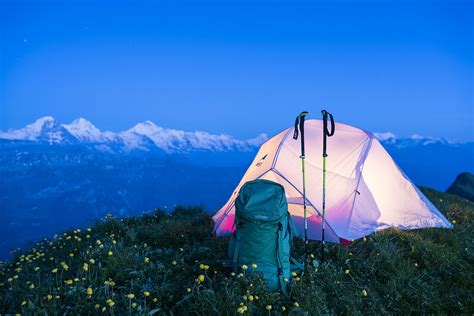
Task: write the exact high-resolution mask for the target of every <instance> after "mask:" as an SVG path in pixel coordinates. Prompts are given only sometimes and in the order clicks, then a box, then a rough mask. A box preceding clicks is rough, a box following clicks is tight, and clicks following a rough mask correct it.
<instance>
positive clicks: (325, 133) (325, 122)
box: [321, 110, 335, 262]
mask: <svg viewBox="0 0 474 316" xmlns="http://www.w3.org/2000/svg"><path fill="white" fill-rule="evenodd" d="M321 113H322V114H323V217H322V223H321V241H322V242H323V243H322V245H321V262H324V243H325V240H324V230H325V226H326V157H327V156H328V154H327V152H326V147H327V138H328V137H331V136H332V135H334V131H335V125H334V117H333V116H332V114H331V113H329V112H327V111H326V110H322V111H321ZM328 117H329V119H330V120H331V131H329V130H328Z"/></svg>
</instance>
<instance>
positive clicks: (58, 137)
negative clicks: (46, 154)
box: [0, 116, 77, 144]
mask: <svg viewBox="0 0 474 316" xmlns="http://www.w3.org/2000/svg"><path fill="white" fill-rule="evenodd" d="M0 139H10V140H26V141H35V142H47V143H50V144H53V143H73V142H76V141H77V138H76V137H74V136H73V135H72V134H71V133H70V132H69V131H68V130H67V129H66V128H65V127H64V126H63V125H61V124H59V123H58V122H57V121H56V120H55V119H54V118H53V117H51V116H45V117H42V118H40V119H38V120H36V122H34V123H33V124H29V125H26V126H25V127H23V128H20V129H17V130H11V131H8V132H0Z"/></svg>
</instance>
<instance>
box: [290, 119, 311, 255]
mask: <svg viewBox="0 0 474 316" xmlns="http://www.w3.org/2000/svg"><path fill="white" fill-rule="evenodd" d="M306 115H308V112H307V111H303V112H301V113H300V115H298V116H297V117H296V121H295V132H294V134H293V139H298V125H299V129H300V133H301V156H300V158H301V171H302V173H303V213H304V215H303V216H304V253H305V260H307V259H308V220H307V217H306V178H305V174H304V159H305V155H304V120H305V117H306Z"/></svg>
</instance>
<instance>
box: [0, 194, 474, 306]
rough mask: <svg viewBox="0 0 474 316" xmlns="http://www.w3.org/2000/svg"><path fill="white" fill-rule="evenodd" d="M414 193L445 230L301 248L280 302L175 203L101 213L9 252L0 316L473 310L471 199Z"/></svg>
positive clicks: (200, 220)
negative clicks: (168, 208) (86, 224)
mask: <svg viewBox="0 0 474 316" xmlns="http://www.w3.org/2000/svg"><path fill="white" fill-rule="evenodd" d="M423 191H424V192H425V193H426V194H427V196H428V197H429V198H430V199H431V200H432V201H433V202H434V203H435V204H436V206H437V207H438V208H439V209H440V210H442V212H443V213H444V214H445V215H446V216H447V217H448V219H449V220H450V221H452V222H453V223H454V224H455V228H454V229H453V230H445V229H422V230H416V231H400V230H386V231H383V232H380V233H376V234H373V235H371V236H369V237H367V238H364V239H360V240H358V241H356V242H354V243H352V244H351V245H350V246H348V247H343V246H339V245H329V247H327V251H328V253H327V255H326V258H328V259H327V261H326V262H325V263H324V264H321V263H320V262H319V261H318V258H319V250H320V244H319V243H312V244H311V252H312V253H313V254H314V259H313V260H312V263H311V266H310V267H308V269H307V271H306V272H305V273H304V274H303V275H298V276H296V277H293V278H292V280H290V281H289V282H290V293H291V296H290V299H285V298H284V297H282V295H280V294H278V293H268V292H266V291H265V289H264V284H263V282H262V281H261V280H260V279H259V278H258V277H256V276H252V274H251V273H248V272H249V271H247V273H246V274H244V272H245V271H243V272H242V273H237V274H233V273H231V272H230V271H229V270H228V269H226V268H224V267H223V262H224V259H225V258H226V257H227V241H228V240H227V239H226V238H215V237H213V236H211V234H210V233H211V230H212V225H213V223H212V220H211V218H210V217H209V215H208V214H206V212H204V210H202V209H201V208H193V207H188V208H183V207H177V208H176V209H175V210H174V211H173V212H172V213H171V214H167V213H165V212H163V211H161V210H157V211H156V212H155V213H154V214H148V215H147V214H145V215H142V216H140V217H127V218H122V219H119V218H115V217H112V216H107V217H106V218H105V219H103V220H100V221H98V222H97V223H96V224H95V225H93V226H92V227H90V228H88V229H84V230H79V229H77V230H74V231H67V232H65V233H63V234H61V235H58V236H56V237H55V238H54V239H52V240H46V239H45V240H43V241H41V242H39V243H38V244H37V245H36V246H35V247H34V248H31V249H26V250H24V251H23V252H22V253H18V254H16V257H15V259H14V260H11V261H8V262H4V263H2V264H1V265H0V314H8V313H11V314H15V313H21V314H35V315H36V314H39V315H58V314H65V313H67V314H73V315H77V314H81V315H85V314H92V315H95V314H97V315H100V314H110V315H112V314H116V315H126V314H129V315H130V314H133V315H136V314H151V315H153V314H157V315H158V314H159V315H235V314H257V315H280V314H281V315H287V314H291V315H300V314H301V315H307V314H310V315H319V314H381V313H390V314H466V315H467V314H473V313H474V301H473V297H474V296H473V295H472V293H474V278H473V275H474V274H473V272H472V267H473V263H474V262H473V240H474V236H473V225H472V224H473V223H472V218H473V211H474V204H473V203H470V202H468V201H467V200H464V199H461V198H458V197H456V196H453V195H449V194H445V193H440V192H437V191H434V190H430V189H423ZM302 249H303V245H302V243H301V241H298V242H297V243H296V250H295V251H296V253H297V254H302ZM251 269H252V268H249V270H251Z"/></svg>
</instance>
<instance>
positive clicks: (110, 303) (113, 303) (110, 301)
mask: <svg viewBox="0 0 474 316" xmlns="http://www.w3.org/2000/svg"><path fill="white" fill-rule="evenodd" d="M107 305H109V306H110V307H112V306H114V305H115V302H114V301H112V300H111V299H109V300H108V301H107Z"/></svg>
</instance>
